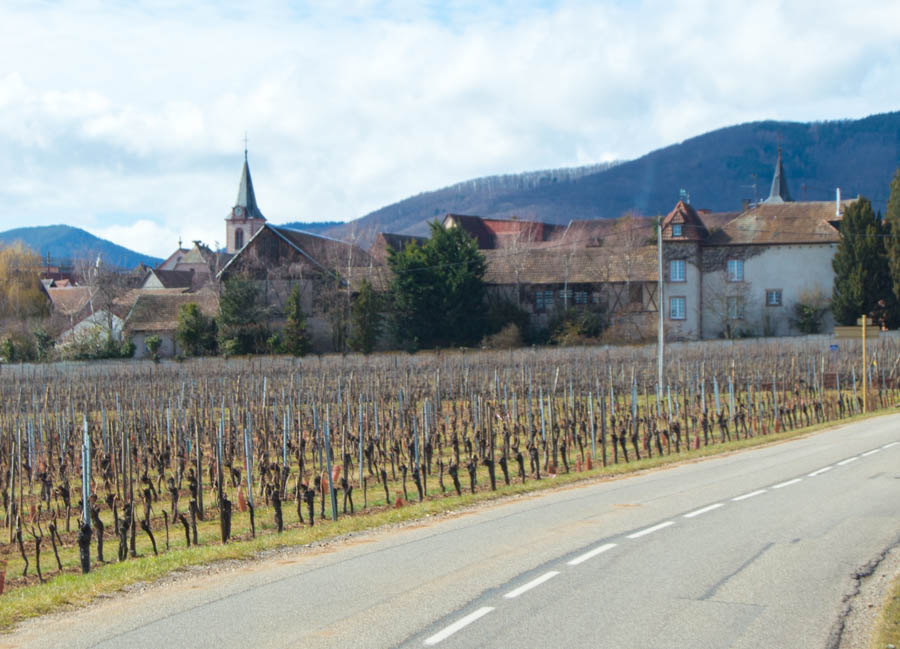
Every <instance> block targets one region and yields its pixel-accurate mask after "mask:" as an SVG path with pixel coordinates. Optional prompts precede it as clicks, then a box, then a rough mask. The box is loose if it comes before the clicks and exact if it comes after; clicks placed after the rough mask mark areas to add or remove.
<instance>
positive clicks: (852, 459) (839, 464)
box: [837, 455, 859, 466]
mask: <svg viewBox="0 0 900 649" xmlns="http://www.w3.org/2000/svg"><path fill="white" fill-rule="evenodd" d="M858 459H859V456H858V455H855V456H853V457H848V458H847V459H846V460H841V461H840V462H838V463H837V465H838V466H844V465H845V464H850V463H851V462H856V461H857V460H858Z"/></svg>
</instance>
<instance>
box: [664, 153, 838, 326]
mask: <svg viewBox="0 0 900 649" xmlns="http://www.w3.org/2000/svg"><path fill="white" fill-rule="evenodd" d="M851 203H853V201H852V200H849V201H841V200H840V198H837V199H836V200H835V201H802V202H797V201H793V200H792V199H791V196H790V193H789V192H788V188H787V183H786V181H785V179H784V172H783V169H782V165H781V154H780V153H779V156H778V162H777V164H776V169H775V175H774V178H773V180H772V189H771V192H770V194H769V197H768V198H767V199H766V200H765V201H762V202H761V203H759V204H757V205H754V206H748V208H747V209H745V210H744V211H742V212H737V213H723V214H710V213H703V212H698V211H697V210H695V209H694V208H693V207H692V206H691V205H690V203H689V202H687V201H686V200H684V199H682V200H681V201H679V202H678V204H677V205H676V206H675V208H674V209H673V210H672V211H671V212H670V213H669V214H668V215H667V216H666V217H665V219H663V222H662V235H663V236H662V238H663V256H664V264H663V265H664V270H663V272H664V273H665V284H664V294H665V300H664V301H665V308H666V312H665V318H666V323H667V328H668V329H669V330H670V331H671V332H672V334H673V335H674V336H675V337H680V338H685V339H697V338H716V337H719V336H722V335H725V334H731V335H739V334H741V333H742V332H746V333H748V334H753V335H770V336H783V335H790V334H794V333H798V332H797V330H796V329H795V327H794V326H793V324H792V316H793V312H794V305H795V304H796V303H797V302H798V301H810V300H819V301H821V302H822V303H824V304H827V303H828V302H829V301H830V298H831V294H832V289H833V287H834V270H833V269H832V266H831V261H832V258H833V257H834V253H835V251H836V250H837V245H838V242H839V241H840V230H839V227H840V221H841V218H842V216H843V213H844V210H845V209H846V208H847V206H848V205H850V204H851ZM833 325H834V322H833V319H832V317H831V314H830V312H828V313H826V316H825V322H824V323H823V330H824V331H828V330H830V329H831V328H832V327H833Z"/></svg>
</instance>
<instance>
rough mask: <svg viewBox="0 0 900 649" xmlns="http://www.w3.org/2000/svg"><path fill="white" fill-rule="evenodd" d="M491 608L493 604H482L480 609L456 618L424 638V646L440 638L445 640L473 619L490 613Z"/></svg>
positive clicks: (438, 640) (436, 641)
mask: <svg viewBox="0 0 900 649" xmlns="http://www.w3.org/2000/svg"><path fill="white" fill-rule="evenodd" d="M493 610H494V607H493V606H482V607H481V608H480V609H478V610H477V611H475V612H474V613H469V614H468V615H467V616H465V617H464V618H461V619H459V620H457V621H456V622H454V623H453V624H451V625H450V626H447V627H444V629H443V630H441V631H439V632H437V633H435V634H434V635H433V636H431V637H430V638H428V639H427V640H425V646H426V647H430V646H432V645H436V644H437V643H438V642H440V641H441V640H446V639H447V638H449V637H450V636H452V635H453V634H454V633H456V632H457V631H459V630H460V629H463V628H465V627H467V626H469V625H470V624H472V622H474V621H475V620H477V619H479V618H482V617H484V616H485V615H487V614H488V613H490V612H491V611H493Z"/></svg>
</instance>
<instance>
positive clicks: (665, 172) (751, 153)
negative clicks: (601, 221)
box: [327, 111, 900, 243]
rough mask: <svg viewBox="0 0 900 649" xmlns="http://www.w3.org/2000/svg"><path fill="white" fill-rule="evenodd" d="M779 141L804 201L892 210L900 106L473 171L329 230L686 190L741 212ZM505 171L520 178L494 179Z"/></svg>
mask: <svg viewBox="0 0 900 649" xmlns="http://www.w3.org/2000/svg"><path fill="white" fill-rule="evenodd" d="M779 147H780V148H781V150H782V156H783V162H784V169H785V174H786V177H787V181H788V185H789V187H790V191H791V193H792V195H793V196H794V199H795V200H831V199H833V198H834V194H835V189H836V188H837V187H841V190H842V192H843V194H844V196H845V197H849V196H855V195H857V194H860V195H864V196H867V197H868V198H869V199H871V200H872V202H873V205H874V206H875V207H876V209H882V210H883V209H884V206H885V205H886V203H887V194H888V186H889V184H890V180H891V177H892V176H893V173H894V171H895V170H896V169H897V168H898V166H900V111H898V112H891V113H881V114H877V115H870V116H868V117H864V118H861V119H838V120H830V121H819V122H791V121H776V120H762V121H756V122H747V123H744V124H737V125H733V126H727V127H723V128H720V129H715V130H713V131H709V132H707V133H702V134H700V135H696V136H693V137H691V138H688V139H685V140H683V141H681V142H678V143H675V144H670V145H668V146H665V147H662V148H660V149H656V150H654V151H651V152H649V153H647V154H645V155H643V156H641V157H639V158H635V159H634V160H629V161H624V162H618V163H614V164H609V165H607V166H605V168H602V169H598V170H591V167H572V168H567V169H564V170H547V171H544V172H527V173H529V174H532V175H534V174H537V175H538V176H540V175H541V174H543V177H544V178H545V180H544V181H543V182H538V183H532V184H531V185H530V186H525V187H516V186H515V185H516V183H515V180H514V179H515V178H517V177H518V176H522V175H523V174H516V175H507V176H490V177H486V178H482V179H473V180H471V181H464V182H462V183H456V184H454V185H450V186H448V187H443V188H440V189H437V190H433V191H428V192H421V193H419V194H416V195H415V196H410V197H408V198H406V199H403V200H401V201H398V202H396V203H392V204H390V205H387V206H385V207H382V208H380V209H378V210H375V211H374V212H370V213H369V214H366V215H364V216H362V217H360V218H359V219H355V220H353V221H349V222H347V223H346V224H344V225H341V226H337V227H335V228H332V229H330V230H328V231H327V233H328V234H329V235H331V236H336V237H343V238H347V239H351V240H354V241H358V242H360V243H365V242H368V241H371V240H372V239H373V238H374V236H375V234H377V232H379V231H385V232H396V233H403V234H426V233H427V222H428V221H429V220H431V219H434V218H440V217H442V216H443V215H444V214H447V213H453V212H456V213H462V214H475V215H478V216H484V217H495V218H509V217H512V216H516V217H518V218H523V219H536V220H542V221H546V222H549V223H567V222H568V221H570V220H573V219H596V218H617V217H619V216H621V215H622V214H625V213H626V212H629V211H634V212H637V213H639V214H642V215H644V216H656V215H658V214H666V213H668V212H669V211H670V210H671V209H672V207H673V206H674V205H675V203H676V202H677V201H678V198H679V193H680V190H681V189H685V190H687V191H688V192H689V194H690V195H691V196H692V198H693V203H694V204H695V205H696V206H697V207H701V208H707V209H711V210H713V211H716V212H726V211H735V210H739V209H741V205H742V199H746V200H749V201H753V200H755V199H763V198H765V197H766V196H768V193H769V186H770V183H771V180H772V174H773V171H774V167H775V161H776V158H777V152H778V149H779ZM554 172H556V173H554ZM496 179H513V180H510V181H508V182H505V183H497V182H493V183H492V182H488V181H491V180H496ZM754 185H755V188H754Z"/></svg>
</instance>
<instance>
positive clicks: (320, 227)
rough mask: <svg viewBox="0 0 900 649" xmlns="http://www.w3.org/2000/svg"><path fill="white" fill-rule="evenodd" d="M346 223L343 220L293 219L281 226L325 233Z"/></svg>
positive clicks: (314, 232)
mask: <svg viewBox="0 0 900 649" xmlns="http://www.w3.org/2000/svg"><path fill="white" fill-rule="evenodd" d="M342 225H344V222H343V221H321V222H319V223H306V222H304V221H292V222H291V223H282V224H281V225H280V226H278V227H281V228H290V229H292V230H303V231H304V232H312V233H313V234H325V233H326V232H327V231H328V230H332V229H334V228H337V227H340V226H342Z"/></svg>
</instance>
